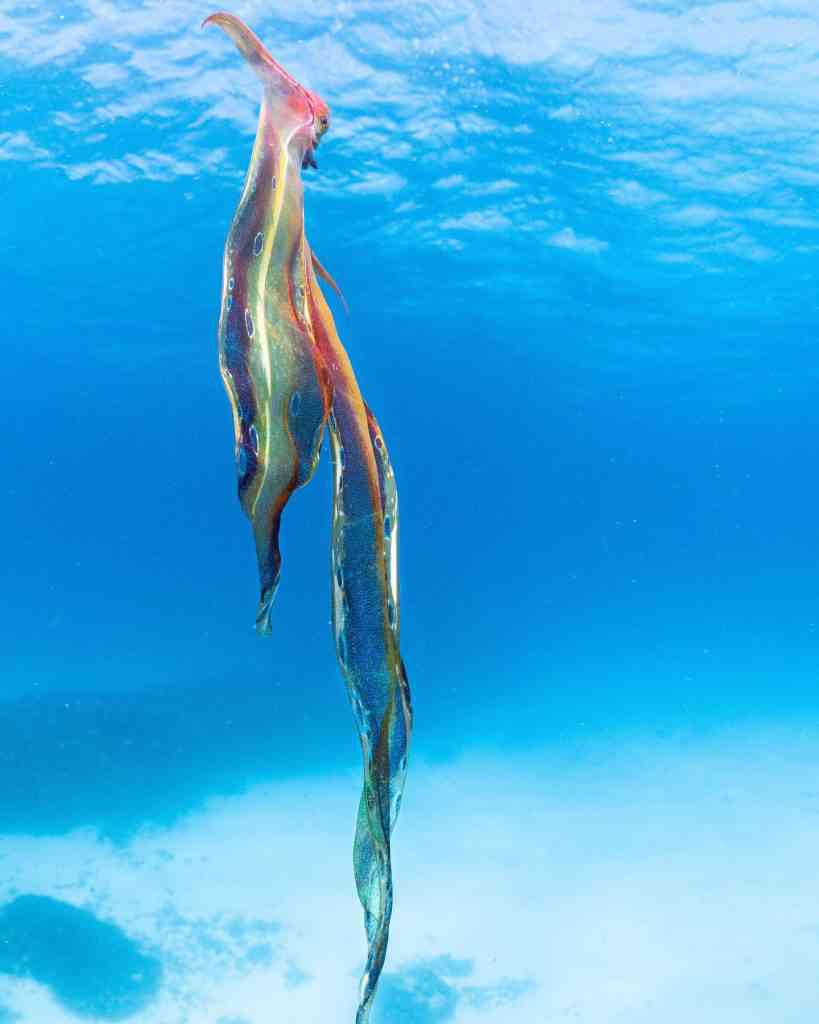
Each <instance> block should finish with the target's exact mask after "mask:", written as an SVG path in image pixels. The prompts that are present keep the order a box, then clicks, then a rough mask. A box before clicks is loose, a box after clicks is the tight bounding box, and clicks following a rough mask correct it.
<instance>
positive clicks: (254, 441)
mask: <svg viewBox="0 0 819 1024" xmlns="http://www.w3.org/2000/svg"><path fill="white" fill-rule="evenodd" d="M247 436H248V438H249V440H250V447H251V448H252V449H253V451H254V452H256V454H257V455H258V453H259V434H258V432H257V430H256V427H255V426H253V425H252V424H251V427H250V430H248V432H247Z"/></svg>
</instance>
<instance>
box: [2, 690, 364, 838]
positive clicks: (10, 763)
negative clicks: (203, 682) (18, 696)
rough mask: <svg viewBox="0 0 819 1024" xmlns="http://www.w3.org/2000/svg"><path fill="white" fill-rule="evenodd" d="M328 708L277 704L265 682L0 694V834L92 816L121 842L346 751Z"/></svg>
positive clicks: (72, 823)
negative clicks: (217, 798)
mask: <svg viewBox="0 0 819 1024" xmlns="http://www.w3.org/2000/svg"><path fill="white" fill-rule="evenodd" d="M291 703H292V699H291ZM335 713H336V714H337V716H338V717H339V718H340V719H341V721H340V722H336V721H335V720H334V719H333V717H332V714H329V713H328V714H327V716H326V720H325V718H324V717H323V716H322V714H321V713H319V712H316V709H315V707H314V705H313V704H312V703H311V705H310V707H308V708H307V709H305V708H294V707H292V706H290V707H288V706H283V699H282V694H281V692H280V690H278V689H277V688H275V687H258V686H257V687H245V688H242V687H235V686H231V687H229V686H224V685H219V686H215V685H210V686H199V687H196V688H182V687H170V686H169V687H168V688H163V689H158V688H157V689H151V690H144V691H141V692H135V693H125V694H123V693H111V694H106V693H100V694H88V693H81V694H72V693H69V692H64V693H51V694H47V695H43V696H42V697H38V698H29V699H26V700H22V701H17V702H14V703H11V702H9V703H4V704H0V772H2V776H3V780H4V782H3V786H2V788H1V789H0V834H9V833H21V832H22V833H27V834H30V835H44V834H46V835H56V834H61V833H64V832H66V831H68V830H70V829H72V828H78V827H81V826H92V827H96V828H98V829H99V830H100V831H101V832H102V833H103V834H104V835H105V836H107V837H108V838H111V839H113V840H115V841H125V840H127V839H128V838H129V837H130V836H131V835H132V834H133V832H134V831H135V830H136V829H137V828H139V826H140V825H142V824H143V823H145V822H151V823H153V824H158V825H168V824H171V823H172V822H173V821H174V820H176V819H177V818H179V817H180V816H181V815H184V814H186V813H188V812H189V811H191V810H193V809H195V808H196V807H198V806H200V805H201V803H202V802H203V800H205V799H206V798H208V797H210V796H213V795H214V794H218V795H230V794H233V793H238V792H241V791H243V790H244V789H246V788H247V787H248V786H249V785H253V784H255V783H257V782H259V781H263V780H265V779H269V778H275V777H281V776H283V775H284V776H288V775H290V776H292V775H297V774H301V773H307V772H309V771H313V770H315V767H316V765H321V767H322V768H323V769H324V768H332V767H334V765H333V758H334V757H335V758H336V760H337V761H338V763H339V764H341V763H344V762H343V760H342V759H343V758H344V757H346V756H348V755H349V756H352V757H354V756H355V753H356V750H355V737H354V730H353V729H352V728H351V727H349V721H348V716H349V710H348V708H347V707H346V706H345V704H344V703H343V701H342V699H339V701H338V710H337V711H336V712H335ZM341 716H344V717H343V718H342V717H341ZM342 722H343V724H342Z"/></svg>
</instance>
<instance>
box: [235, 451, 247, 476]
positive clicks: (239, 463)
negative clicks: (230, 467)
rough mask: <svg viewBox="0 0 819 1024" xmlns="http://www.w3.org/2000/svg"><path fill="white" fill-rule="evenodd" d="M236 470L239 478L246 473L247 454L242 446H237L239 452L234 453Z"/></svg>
mask: <svg viewBox="0 0 819 1024" xmlns="http://www.w3.org/2000/svg"><path fill="white" fill-rule="evenodd" d="M236 469H237V471H238V473H239V476H244V475H245V473H246V472H247V452H246V451H245V449H244V445H239V450H238V451H237V452H236Z"/></svg>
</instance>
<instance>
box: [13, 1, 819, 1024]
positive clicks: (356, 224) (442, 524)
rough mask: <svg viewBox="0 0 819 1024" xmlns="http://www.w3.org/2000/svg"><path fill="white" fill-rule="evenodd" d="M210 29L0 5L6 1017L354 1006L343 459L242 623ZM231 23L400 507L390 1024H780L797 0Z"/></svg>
mask: <svg viewBox="0 0 819 1024" xmlns="http://www.w3.org/2000/svg"><path fill="white" fill-rule="evenodd" d="M209 13H211V9H210V8H209V7H207V6H204V5H202V4H200V3H195V2H191V0H169V2H163V3H137V2H128V0H81V2H75V3H62V2H61V3H59V4H58V3H56V2H43V3H38V4H32V3H22V2H16V0H0V99H1V100H2V103H1V104H0V110H2V119H0V196H2V212H0V298H2V308H3V310H4V315H3V320H2V323H3V330H2V336H3V361H2V367H3V369H2V375H3V413H2V436H3V439H4V443H3V445H2V447H1V448H0V470H1V472H0V480H1V481H2V505H0V527H2V537H3V541H2V572H3V587H2V591H3V594H4V598H3V603H2V608H3V614H2V616H0V656H2V688H0V768H2V781H0V902H2V903H3V904H6V910H2V909H1V908H0V939H2V941H3V942H4V943H5V947H4V948H5V950H6V952H4V953H3V954H2V955H0V1006H2V1009H0V1020H3V1021H5V1020H6V1019H8V1020H9V1021H25V1022H26V1024H28V1022H30V1024H68V1022H70V1021H73V1020H77V1019H79V1018H78V1015H80V1016H82V1015H83V1014H85V1016H84V1018H83V1019H86V1020H89V1019H90V1020H92V1021H98V1020H99V1021H101V1020H109V1019H128V1020H132V1021H134V1022H135V1024H183V1022H188V1024H200V1022H201V1024H268V1022H273V1021H276V1022H279V1021H297V1020H298V1021H299V1024H311V1022H316V1024H318V1022H319V1021H320V1022H321V1024H329V1022H335V1021H349V1020H351V1019H352V1013H353V1007H354V1000H355V986H356V972H357V971H358V970H359V969H360V967H361V964H362V962H363V957H364V950H365V946H364V938H363V928H362V924H361V920H360V910H359V908H358V905H357V902H356V899H355V894H354V890H353V884H352V869H351V864H350V861H351V840H352V829H353V819H354V813H355V806H356V800H357V792H358V771H359V757H360V755H359V753H358V749H357V742H356V738H355V730H354V726H353V721H352V716H351V714H350V709H349V706H348V702H347V698H346V696H345V694H344V689H343V685H342V683H341V679H340V677H339V674H338V670H337V666H336V663H335V657H334V652H333V645H332V641H331V632H330V627H329V600H328V596H329V579H328V545H329V519H330V476H329V468H328V467H329V460H328V458H327V453H326V452H325V453H324V457H323V460H322V463H323V464H322V467H321V468H320V471H319V472H318V474H317V476H316V478H315V479H314V481H313V482H312V483H311V485H310V486H309V487H308V488H306V489H304V490H303V491H300V492H299V493H298V494H297V495H296V496H295V497H294V499H293V501H292V503H291V505H290V506H289V507H288V509H287V513H286V516H285V521H284V526H283V553H284V567H283V577H282V585H281V588H280V591H279V595H278V598H277V602H276V607H275V615H274V635H273V637H272V638H270V639H268V640H263V639H260V638H259V637H257V636H256V635H255V634H254V632H253V629H252V624H253V616H254V609H255V602H256V596H257V592H256V590H257V581H256V568H255V558H254V552H253V547H252V540H251V534H250V529H249V527H248V524H247V522H246V520H245V519H244V516H243V515H242V512H241V510H240V507H239V504H238V502H237V500H236V494H235V470H234V463H233V450H232V447H233V442H232V427H231V418H230V410H229V406H228V402H227V399H226V397H225V395H224V393H223V388H222V384H221V381H220V379H219V374H218V368H217V362H216V322H217V318H218V310H219V301H220V299H219V296H220V286H221V259H222V247H223V244H224V238H225V234H226V231H227V228H228V225H229V222H230V218H231V216H232V214H233V210H234V209H235V206H236V204H237V201H238V197H239V193H240V190H241V184H242V180H243V175H244V170H245V168H246V166H247V162H248V159H249V155H250V148H251V144H252V136H253V132H254V129H255V120H256V113H257V107H258V99H259V96H258V89H257V83H256V81H255V79H254V78H253V76H252V74H251V73H250V72H249V71H248V70H247V68H246V67H245V66H243V65H242V63H241V61H240V59H239V57H238V55H237V54H236V52H235V50H234V49H233V48H232V47H231V45H230V44H229V43H228V41H227V40H226V39H225V38H224V37H223V36H222V35H221V34H219V33H218V32H215V31H210V32H208V31H204V32H203V31H200V29H199V24H200V22H201V20H202V18H203V17H204V16H206V15H207V14H209ZM235 13H237V14H239V15H241V16H242V17H243V18H245V20H246V21H247V22H248V23H249V24H250V25H251V26H252V27H253V28H254V29H255V31H256V32H257V33H258V34H259V35H260V37H261V38H262V39H263V40H264V41H265V43H266V44H267V45H268V47H269V48H270V50H271V52H272V53H273V54H274V55H275V56H276V57H277V58H278V59H279V60H281V62H282V63H283V64H284V65H285V66H286V67H287V68H288V69H289V70H290V71H291V72H292V73H293V74H294V75H295V76H296V77H298V78H299V79H300V80H301V81H302V82H304V83H305V84H306V85H308V86H309V87H310V88H312V89H314V90H316V91H317V92H319V93H320V94H321V95H322V96H323V97H324V98H325V99H326V100H327V102H328V103H329V105H330V107H331V110H332V113H333V123H332V125H331V130H330V132H329V133H328V135H327V137H326V139H325V140H324V141H323V142H322V145H321V147H320V150H319V152H318V163H319V170H318V171H310V172H307V173H306V175H305V180H306V199H305V205H306V220H307V232H308V236H309V238H310V240H311V244H312V245H313V248H314V249H315V251H316V252H317V254H318V255H319V256H320V258H321V260H322V262H323V263H324V264H325V266H327V267H328V269H329V270H330V271H331V273H332V274H333V275H334V277H335V278H336V280H337V281H338V282H339V284H340V285H341V287H342V288H343V290H344V292H345V295H346V298H347V300H348V302H349V306H350V314H349V316H346V315H345V313H344V311H343V310H342V308H341V307H340V305H339V304H338V303H337V302H336V301H335V300H334V299H331V302H333V308H334V311H335V315H336V318H337V323H338V327H339V331H340V334H341V336H342V339H343V340H344V342H345V344H346V345H347V348H348V350H349V352H350V355H351V358H352V360H353V363H354V365H355V367H356V371H357V374H358V377H359V381H360V383H361V385H362V390H363V391H364V394H365V396H366V397H367V400H368V402H369V404H370V405H371V406H372V408H373V409H374V410H375V412H376V414H377V416H378V418H379V420H380V422H381V425H382V427H383V429H384V432H385V436H386V438H387V440H388V443H389V446H390V451H391V455H392V459H393V463H394V466H395V470H396V475H397V480H398V487H399V494H400V500H401V587H402V640H403V644H402V647H403V652H404V657H405V660H406V663H407V668H408V672H409V676H410V681H411V684H412V688H413V698H414V706H415V709H416V731H415V736H414V741H413V751H412V763H411V768H410V775H409V781H408V788H407V793H406V797H405V803H404V810H403V811H402V819H401V822H400V824H399V828H398V830H397V832H396V834H395V860H396V864H395V870H396V893H397V896H396V899H397V904H396V913H395V919H394V928H393V936H392V944H391V952H390V956H389V959H388V965H387V974H386V975H385V978H384V982H383V985H382V991H381V995H380V998H379V1009H378V1012H377V1014H376V1024H450V1022H451V1024H479V1022H483V1024H534V1022H536V1021H537V1022H540V1021H543V1022H545V1021H547V1020H548V1021H552V1020H554V1021H557V1020H572V1021H576V1022H578V1024H621V1022H622V1024H626V1022H628V1024H649V1022H652V1024H653V1022H656V1021H658V1020H662V1021H664V1022H665V1024H689V1022H691V1021H694V1020H696V1021H697V1022H700V1024H712V1022H717V1021H719V1022H720V1024H734V1022H735V1024H740V1022H741V1024H747V1022H750V1021H754V1022H760V1024H807V1022H808V1021H810V1020H814V1019H815V1018H816V1015H817V1013H819V995H817V992H819V990H818V989H817V986H816V983H815V978H816V968H817V965H819V909H817V908H819V886H818V885H817V881H816V873H815V864H816V858H817V855H819V817H817V815H819V788H817V782H816V778H817V775H816V771H817V753H819V747H817V742H818V741H819V687H818V686H817V679H818V678H819V676H818V674H817V666H819V575H817V550H818V549H819V540H818V537H819V528H818V527H817V524H818V523H819V489H817V486H816V484H815V481H814V477H815V461H816V448H817V438H819V402H817V400H816V389H817V386H818V385H819V373H818V372H817V369H816V360H815V355H814V347H815V341H816V336H817V326H819V305H818V301H819V300H817V279H818V278H819V275H818V274H817V257H819V214H817V205H819V195H818V194H817V186H819V148H817V143H816V135H815V109H816V99H817V96H819V77H817V67H819V65H818V64H817V53H819V16H817V13H816V10H815V9H814V5H812V4H810V3H807V2H803V0H792V2H791V0H770V2H765V3H761V2H760V3H756V2H754V3H684V2H674V0H669V2H663V0H656V2H648V0H647V2H638V0H605V2H604V0H599V2H591V3H584V4H579V3H578V4H560V3H557V2H556V0H555V2H552V0H537V2H535V0H494V2H492V3H488V2H483V0H439V2H436V3H434V4H431V3H426V2H420V0H402V2H398V0H395V2H393V0H349V2H344V3H341V2H337V0H332V2H331V0H312V2H311V3H309V4H307V3H302V2H301V0H296V2H293V0H290V2H283V0H273V2H269V0H268V2H265V3H261V2H247V3H242V4H238V5H237V7H236V8H235ZM33 897H38V898H39V899H38V900H33V899H32V898H33ZM15 900H16V901H17V902H14V901H15ZM21 900H22V902H20V901H21ZM21 908H22V909H21ZM27 908H29V909H30V910H31V920H30V921H28V919H27V918H26V913H28V910H27ZM32 908H33V909H32ZM72 908H78V909H77V910H73V909H72ZM79 911H82V912H83V913H86V914H87V915H90V914H93V915H95V918H97V919H98V920H99V922H100V923H99V925H98V926H96V925H94V924H93V923H88V921H87V920H86V918H82V917H81V916H80V915H79ZM3 915H5V916H3ZM4 922H10V923H8V924H4ZM72 922H74V923H73V924H72ZM78 922H79V923H78ZM95 927H97V928H98V930H97V931H94V928H95ZM4 928H5V931H4V930H3V929H4ZM77 928H79V932H77ZM72 929H74V931H72ZM83 929H86V931H83ZM89 929H90V930H89ZM106 929H110V930H108V931H107V930H106ZM75 933H76V934H75ZM83 935H86V936H88V935H91V936H93V938H92V939H91V940H86V939H84V938H83V937H82V936H83ZM106 936H110V941H109V940H108V939H107V938H106ZM87 941H92V942H95V943H99V944H101V945H105V944H106V943H108V953H107V954H106V955H105V956H101V960H100V962H101V964H102V965H103V966H101V967H100V969H99V973H98V974H97V975H96V976H95V975H94V971H93V970H90V971H89V968H88V967H87V964H86V965H84V964H83V963H82V962H74V961H72V960H71V955H70V951H71V950H72V949H76V948H80V947H84V946H86V945H87ZM29 948H36V949H37V950H38V954H37V957H34V959H33V960H31V962H29V961H28V960H27V961H26V963H29V968H27V970H29V974H28V975H27V974H26V971H25V970H23V969H22V968H20V966H19V965H20V963H21V962H22V961H21V960H20V957H21V956H23V952H21V950H22V951H25V950H26V949H29ZM49 950H51V951H52V952H53V961H49V955H48V951H49ZM44 951H45V952H44ZM120 952H121V955H120ZM106 957H107V959H106ZM38 958H39V959H38ZM129 958H130V959H129ZM35 960H36V961H37V963H40V964H41V966H40V967H37V968H36V969H35V967H32V966H31V963H34V961H35ZM132 960H133V961H134V962H138V963H141V962H144V963H146V964H150V965H151V968H150V971H148V972H147V973H145V972H142V973H140V971H139V970H137V971H133V970H131V968H130V967H127V965H128V964H130V963H131V962H132ZM42 964H45V966H42ZM157 964H158V965H159V966H156V965H157ZM123 965H125V966H123ZM126 967H127V971H126ZM83 972H85V973H83ZM124 972H125V973H124ZM126 974H127V976H128V977H132V976H133V979H134V981H133V991H132V992H130V993H129V992H127V991H124V990H123V989H122V985H123V982H122V978H123V977H125V976H126ZM89 975H90V976H89ZM78 978H80V979H83V978H88V979H89V980H87V987H88V991H86V992H84V993H83V992H82V991H78V989H80V988H82V981H80V982H78V981H77V979H78ZM112 978H113V979H114V980H113V981H111V980H110V979H112ZM106 979H107V980H106ZM106 985H109V987H110V992H109V990H108V989H107V988H106ZM66 992H69V993H71V995H70V997H69V996H66V994H65V993H66ZM117 1014H119V1016H117ZM123 1014H125V1016H123ZM4 1015H5V1016H4Z"/></svg>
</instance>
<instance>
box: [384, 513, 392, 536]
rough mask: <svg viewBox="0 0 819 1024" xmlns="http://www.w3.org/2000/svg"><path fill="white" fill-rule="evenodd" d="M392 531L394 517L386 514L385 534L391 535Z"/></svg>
mask: <svg viewBox="0 0 819 1024" xmlns="http://www.w3.org/2000/svg"><path fill="white" fill-rule="evenodd" d="M391 533H392V519H391V517H390V516H384V536H385V537H389V535H390V534H391Z"/></svg>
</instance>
